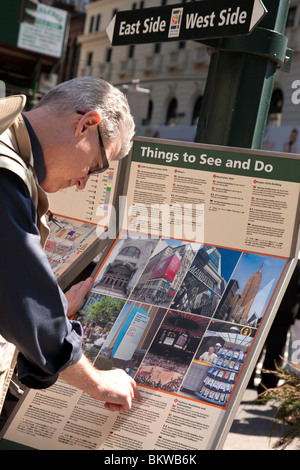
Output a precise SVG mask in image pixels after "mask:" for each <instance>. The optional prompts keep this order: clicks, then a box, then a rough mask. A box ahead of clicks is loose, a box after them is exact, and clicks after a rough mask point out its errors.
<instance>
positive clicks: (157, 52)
mask: <svg viewBox="0 0 300 470" xmlns="http://www.w3.org/2000/svg"><path fill="white" fill-rule="evenodd" d="M160 51H161V43H160V42H157V43H156V44H154V54H159V53H160Z"/></svg>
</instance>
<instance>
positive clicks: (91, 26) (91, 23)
mask: <svg viewBox="0 0 300 470" xmlns="http://www.w3.org/2000/svg"><path fill="white" fill-rule="evenodd" d="M94 20H95V17H94V16H91V19H90V27H89V33H92V32H93V27H94Z"/></svg>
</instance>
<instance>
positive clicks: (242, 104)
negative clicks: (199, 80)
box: [195, 0, 290, 149]
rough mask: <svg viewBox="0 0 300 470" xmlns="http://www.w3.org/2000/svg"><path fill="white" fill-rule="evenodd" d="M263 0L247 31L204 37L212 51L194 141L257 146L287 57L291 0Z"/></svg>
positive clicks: (257, 147) (247, 146) (259, 146)
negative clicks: (255, 20) (261, 15)
mask: <svg viewBox="0 0 300 470" xmlns="http://www.w3.org/2000/svg"><path fill="white" fill-rule="evenodd" d="M262 1H263V3H264V5H265V7H266V9H267V11H268V13H267V14H266V15H265V17H264V18H263V20H262V21H261V22H260V23H259V26H258V27H256V28H255V30H254V31H253V32H252V33H251V34H249V35H247V36H241V37H235V38H225V39H220V40H215V41H206V44H207V45H208V46H209V47H210V48H211V51H212V56H211V62H210V67H209V72H208V77H207V84H206V88H205V93H204V96H203V102H202V106H201V110H200V115H199V122H198V129H197V134H196V139H195V140H196V142H202V143H209V144H215V145H226V146H233V147H244V148H253V149H259V148H261V144H262V141H263V135H264V130H265V126H266V123H267V119H268V112H269V107H270V102H271V97H272V92H273V87H274V81H275V75H276V71H277V69H278V68H280V67H281V66H283V65H284V63H285V61H286V59H287V38H286V37H285V36H284V35H283V33H284V30H285V25H286V19H287V15H288V10H289V3H290V0H262Z"/></svg>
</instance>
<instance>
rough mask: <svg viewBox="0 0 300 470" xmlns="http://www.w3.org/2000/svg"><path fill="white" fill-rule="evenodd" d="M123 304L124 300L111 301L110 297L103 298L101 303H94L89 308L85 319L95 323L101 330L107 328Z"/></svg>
mask: <svg viewBox="0 0 300 470" xmlns="http://www.w3.org/2000/svg"><path fill="white" fill-rule="evenodd" d="M124 304H125V300H124V299H113V298H112V297H108V296H104V297H103V298H102V300H101V301H99V302H95V303H94V304H93V305H92V306H91V307H89V309H88V311H87V319H88V320H89V321H92V322H95V323H97V325H100V326H102V328H107V327H108V326H110V325H111V324H112V323H114V321H115V320H116V318H117V316H118V315H119V313H120V311H121V309H122V307H123V306H124Z"/></svg>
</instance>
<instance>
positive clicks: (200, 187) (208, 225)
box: [0, 138, 300, 453]
mask: <svg viewBox="0 0 300 470" xmlns="http://www.w3.org/2000/svg"><path fill="white" fill-rule="evenodd" d="M299 174H300V172H299V155H292V154H281V153H280V154H279V153H278V154H276V153H271V152H262V151H254V150H246V149H237V148H228V147H220V146H209V145H202V144H190V143H186V142H175V141H163V140H156V139H143V138H137V139H135V142H134V147H133V151H132V156H131V168H130V174H129V183H128V190H127V198H126V201H123V216H122V220H123V223H122V230H120V232H119V234H118V236H117V237H116V240H115V242H114V243H113V245H112V247H111V249H110V251H109V253H108V254H107V256H106V258H105V259H104V260H103V261H102V262H101V263H100V264H99V265H98V266H97V267H96V269H95V273H94V285H93V288H92V290H91V292H90V293H89V295H88V297H87V300H86V302H85V304H84V306H83V309H82V311H81V312H80V313H81V315H80V321H81V323H82V327H83V332H84V341H83V350H84V352H85V354H86V355H87V357H89V359H90V360H91V361H92V362H93V363H94V364H95V366H96V367H97V368H99V369H101V368H114V367H120V368H123V369H124V370H125V371H126V372H127V373H128V374H130V375H131V376H132V377H134V378H135V380H136V382H137V384H138V388H139V391H140V393H141V396H142V399H141V400H140V401H134V403H133V407H132V410H131V411H128V412H121V413H113V412H110V411H108V410H106V409H105V408H104V405H103V403H101V402H99V401H96V400H93V399H91V398H90V397H89V396H88V395H87V394H85V393H82V392H81V391H80V390H78V389H76V388H74V387H71V386H69V385H68V384H66V383H64V382H62V381H58V382H56V384H54V385H53V386H52V387H50V388H49V389H47V390H39V391H35V390H31V391H29V392H28V393H27V395H26V397H25V398H24V400H22V403H21V404H20V406H19V408H18V410H17V412H16V413H15V415H14V417H13V419H12V420H11V422H10V423H8V426H7V427H6V429H5V430H4V433H3V436H2V440H1V441H0V448H20V446H21V447H22V448H36V449H43V450H54V449H61V450H103V451H125V450H127V451H130V450H131V451H133V450H134V451H137V450H148V451H149V450H156V451H168V452H172V451H185V452H187V453H188V452H195V451H196V450H212V449H221V448H222V445H223V443H224V440H225V439H226V436H227V433H228V431H229V429H230V426H231V424H232V421H233V419H234V417H235V413H236V411H237V408H238V406H239V404H240V401H241V399H242V396H243V393H244V391H245V388H246V386H247V384H248V381H249V378H250V376H251V373H252V370H253V368H254V366H255V364H256V361H257V359H258V357H259V354H260V351H261V348H262V346H263V344H264V341H265V339H266V336H267V334H268V331H269V328H270V326H271V324H272V322H273V319H274V317H275V314H276V311H277V309H278V306H279V304H280V301H281V299H282V297H283V294H284V291H285V288H286V286H287V284H288V282H289V279H290V277H291V275H292V272H293V269H294V267H295V264H296V262H297V257H298V250H299V244H298V229H299V184H300V181H299ZM108 311H109V312H110V314H109V315H106V314H107V312H108ZM126 345H127V348H126Z"/></svg>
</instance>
